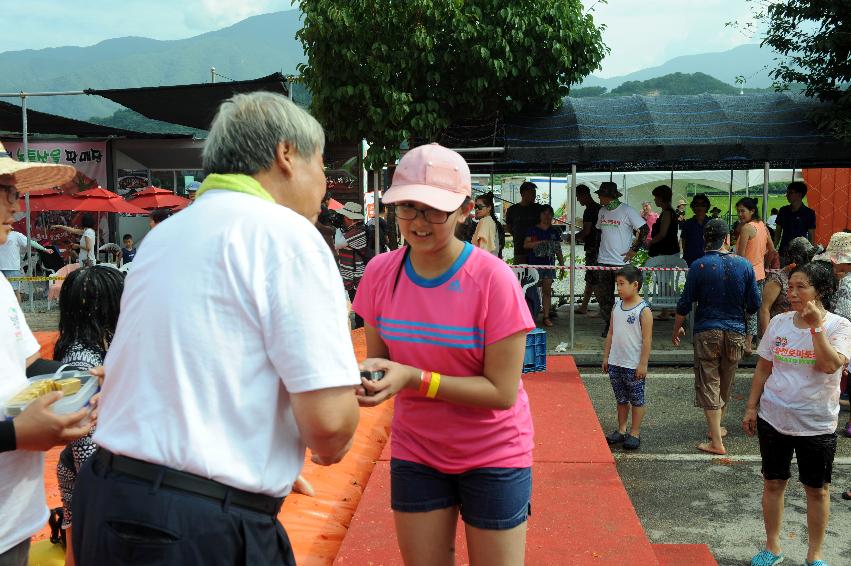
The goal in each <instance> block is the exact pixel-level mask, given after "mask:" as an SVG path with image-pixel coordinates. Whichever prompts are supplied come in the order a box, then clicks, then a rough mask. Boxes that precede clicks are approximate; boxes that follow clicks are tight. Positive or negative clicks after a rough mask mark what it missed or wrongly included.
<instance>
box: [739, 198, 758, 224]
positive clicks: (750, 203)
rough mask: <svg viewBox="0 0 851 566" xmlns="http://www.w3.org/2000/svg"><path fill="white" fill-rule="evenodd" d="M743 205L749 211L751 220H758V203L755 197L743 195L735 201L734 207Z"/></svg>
mask: <svg viewBox="0 0 851 566" xmlns="http://www.w3.org/2000/svg"><path fill="white" fill-rule="evenodd" d="M740 206H744V207H745V208H747V209H748V210H750V211H751V220H759V205H758V204H757V202H756V199H755V198H750V197H745V198H740V199H739V200H737V201H736V208H738V207H740Z"/></svg>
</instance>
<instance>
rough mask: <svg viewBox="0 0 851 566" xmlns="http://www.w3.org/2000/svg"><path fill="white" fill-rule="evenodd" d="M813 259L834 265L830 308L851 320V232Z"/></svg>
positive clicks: (850, 429) (848, 387)
mask: <svg viewBox="0 0 851 566" xmlns="http://www.w3.org/2000/svg"><path fill="white" fill-rule="evenodd" d="M813 261H827V262H830V264H831V266H832V267H833V275H834V277H836V280H837V289H836V293H835V294H834V295H833V306H832V308H831V309H830V310H831V312H833V313H834V314H838V315H839V316H841V317H844V318H846V319H848V320H851V277H849V274H851V234H849V233H847V232H837V233H835V234H833V235H832V236H831V237H830V242H828V244H827V248H825V250H824V252H823V253H821V254H818V255H816V256H815V257H814V258H813ZM843 373H844V374H845V375H844V377H845V391H844V392H843V397H844V398H845V399H846V400H847V399H848V397H849V393H851V379H849V376H848V367H847V366H846V367H845V368H844V369H843ZM843 432H844V433H845V436H848V437H851V416H849V417H848V421H847V422H846V423H845V428H844V429H843ZM842 498H843V499H851V491H846V492H845V493H843V494H842Z"/></svg>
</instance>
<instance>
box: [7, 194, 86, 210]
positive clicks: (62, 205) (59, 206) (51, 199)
mask: <svg viewBox="0 0 851 566" xmlns="http://www.w3.org/2000/svg"><path fill="white" fill-rule="evenodd" d="M19 202H20V205H21V210H24V209H25V208H26V203H25V200H24V197H21V198H20V201H19ZM75 204H76V201H75V200H74V197H72V196H69V195H66V194H62V193H57V192H56V191H52V192H49V193H39V194H32V193H30V212H49V211H52V210H71V208H73V206H74V205H75Z"/></svg>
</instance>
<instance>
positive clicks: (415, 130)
mask: <svg viewBox="0 0 851 566" xmlns="http://www.w3.org/2000/svg"><path fill="white" fill-rule="evenodd" d="M299 6H300V8H301V10H302V12H303V14H304V27H303V28H302V29H301V31H299V32H298V34H297V36H298V38H299V39H300V40H301V42H302V44H303V45H304V49H305V52H306V53H307V55H308V61H309V62H308V64H307V65H302V66H301V67H300V69H299V70H300V71H301V73H302V74H303V77H304V81H305V83H306V85H307V87H308V88H309V90H310V91H311V93H312V95H313V100H312V104H311V108H312V111H313V112H314V114H315V115H316V116H317V117H318V118H319V119H320V120H321V121H322V123H323V124H324V125H325V126H326V128H328V129H329V130H331V132H332V134H333V135H334V136H335V137H336V138H338V139H342V140H350V141H351V140H357V139H361V138H366V139H367V140H368V141H369V143H370V144H371V146H372V147H371V149H370V151H369V156H368V165H370V166H372V167H376V166H379V165H381V164H384V163H390V162H392V161H393V160H395V159H396V157H397V156H398V154H399V150H398V148H399V145H400V144H401V143H402V142H403V141H405V140H411V139H433V138H434V136H435V135H436V134H437V133H438V132H440V131H441V130H442V129H444V128H446V127H447V126H449V125H450V124H452V123H454V122H459V121H463V120H471V119H473V120H475V119H483V118H486V117H489V116H493V115H495V114H497V113H507V112H518V111H524V110H530V111H537V112H546V111H550V110H553V109H555V108H557V107H558V106H559V104H560V103H561V99H562V98H563V97H564V96H566V95H567V93H568V88H569V86H570V85H571V84H578V83H579V82H581V81H582V79H583V78H584V77H585V76H587V75H588V74H589V73H591V72H592V71H594V70H596V69H598V68H599V66H600V61H602V59H603V57H604V55H605V54H606V53H607V52H608V49H607V48H606V47H605V45H604V44H603V40H602V36H601V29H602V28H600V27H598V26H596V25H595V24H594V20H593V18H592V16H591V14H589V13H586V12H585V11H584V9H583V7H582V3H581V1H580V0H405V1H400V0H351V1H348V2H339V1H337V0H301V1H300V2H299Z"/></svg>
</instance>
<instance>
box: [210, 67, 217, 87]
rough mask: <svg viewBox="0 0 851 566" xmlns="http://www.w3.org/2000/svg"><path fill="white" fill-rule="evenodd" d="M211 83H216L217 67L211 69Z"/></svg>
mask: <svg viewBox="0 0 851 566" xmlns="http://www.w3.org/2000/svg"><path fill="white" fill-rule="evenodd" d="M210 82H211V83H214V82H216V68H215V67H210Z"/></svg>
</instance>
